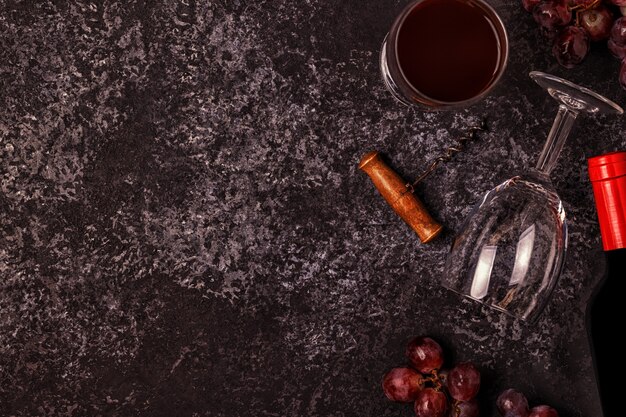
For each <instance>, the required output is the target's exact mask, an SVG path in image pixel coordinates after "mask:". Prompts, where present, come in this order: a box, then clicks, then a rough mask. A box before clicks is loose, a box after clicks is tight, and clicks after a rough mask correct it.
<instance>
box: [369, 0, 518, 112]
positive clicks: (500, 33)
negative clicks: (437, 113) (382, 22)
mask: <svg viewBox="0 0 626 417" xmlns="http://www.w3.org/2000/svg"><path fill="white" fill-rule="evenodd" d="M507 57H508V40H507V35H506V31H505V29H504V26H503V24H502V21H501V20H500V18H499V17H498V15H497V14H496V12H495V11H494V10H493V9H492V8H491V7H490V6H489V5H487V4H486V3H484V2H483V1H482V0H418V1H413V2H412V3H410V4H409V5H408V6H407V7H406V8H405V9H404V11H403V12H402V13H400V15H399V16H398V18H397V19H396V21H395V23H394V24H393V26H392V28H391V30H390V32H389V34H388V36H387V38H386V39H385V42H384V43H383V48H382V52H381V71H382V74H383V79H384V80H385V83H386V85H387V87H388V88H389V90H390V91H391V93H392V94H393V95H394V96H395V97H396V98H397V99H398V100H400V101H401V102H403V103H406V104H418V105H422V106H425V107H427V108H428V109H430V110H436V109H446V108H459V107H463V106H465V105H468V104H471V103H473V102H474V101H476V100H478V99H480V98H482V97H484V96H485V95H486V94H487V93H488V92H489V91H491V88H492V87H493V86H494V85H495V84H496V82H497V81H498V79H499V78H500V77H501V75H502V73H503V71H504V68H505V66H506V61H507Z"/></svg>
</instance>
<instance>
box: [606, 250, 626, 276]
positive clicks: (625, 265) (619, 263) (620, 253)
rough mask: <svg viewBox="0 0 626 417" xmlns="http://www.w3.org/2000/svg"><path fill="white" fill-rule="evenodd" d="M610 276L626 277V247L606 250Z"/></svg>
mask: <svg viewBox="0 0 626 417" xmlns="http://www.w3.org/2000/svg"><path fill="white" fill-rule="evenodd" d="M605 253H606V259H607V269H608V277H609V278H618V277H619V278H626V249H616V250H611V251H606V252H605Z"/></svg>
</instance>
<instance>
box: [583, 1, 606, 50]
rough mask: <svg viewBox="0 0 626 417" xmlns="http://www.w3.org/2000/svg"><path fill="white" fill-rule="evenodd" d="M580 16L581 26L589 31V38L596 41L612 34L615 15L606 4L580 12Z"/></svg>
mask: <svg viewBox="0 0 626 417" xmlns="http://www.w3.org/2000/svg"><path fill="white" fill-rule="evenodd" d="M578 18H579V22H580V26H581V27H582V28H583V29H585V30H586V31H587V34H588V35H589V39H591V40H592V41H594V42H597V41H601V40H603V39H606V38H608V37H609V35H610V34H611V27H612V26H613V15H612V14H611V11H610V10H609V9H607V8H606V7H604V6H599V7H598V8H595V9H589V10H585V11H583V12H580V13H579V14H578Z"/></svg>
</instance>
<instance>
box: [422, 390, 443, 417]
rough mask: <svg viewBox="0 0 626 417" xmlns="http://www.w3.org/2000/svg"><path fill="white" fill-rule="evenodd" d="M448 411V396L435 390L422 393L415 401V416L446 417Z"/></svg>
mask: <svg viewBox="0 0 626 417" xmlns="http://www.w3.org/2000/svg"><path fill="white" fill-rule="evenodd" d="M447 409H448V400H447V399H446V394H444V393H443V392H441V391H437V390H435V389H434V388H426V389H424V390H422V391H420V393H419V394H418V395H417V399H416V400H415V415H416V416H417V417H444V416H445V415H446V410H447Z"/></svg>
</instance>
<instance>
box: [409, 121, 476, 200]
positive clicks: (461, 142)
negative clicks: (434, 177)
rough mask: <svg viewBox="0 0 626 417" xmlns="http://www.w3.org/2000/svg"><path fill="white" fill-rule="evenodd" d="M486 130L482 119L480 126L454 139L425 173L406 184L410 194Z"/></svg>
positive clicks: (469, 129)
mask: <svg viewBox="0 0 626 417" xmlns="http://www.w3.org/2000/svg"><path fill="white" fill-rule="evenodd" d="M486 130H487V119H482V120H481V121H480V124H478V125H476V126H472V127H470V128H468V129H467V131H466V132H465V134H464V135H463V136H460V137H458V138H457V139H456V144H455V145H452V146H450V147H448V148H446V149H445V151H444V152H443V153H442V154H441V155H439V156H438V157H436V158H435V159H433V161H432V162H431V163H430V165H429V166H428V168H427V169H426V171H424V172H423V173H422V174H421V175H420V176H419V177H417V179H416V180H415V181H413V182H412V183H408V184H407V188H409V189H410V190H411V192H413V191H414V187H415V186H416V185H417V184H419V183H420V182H422V181H423V180H424V179H426V178H427V177H428V176H429V175H430V174H432V173H433V171H434V170H436V169H437V167H438V166H439V164H441V163H442V162H448V161H450V160H451V159H452V157H453V156H454V155H456V154H457V153H459V152H462V151H463V150H464V149H465V145H466V144H467V143H468V142H471V141H473V140H475V139H476V138H477V135H478V132H484V131H486Z"/></svg>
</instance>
